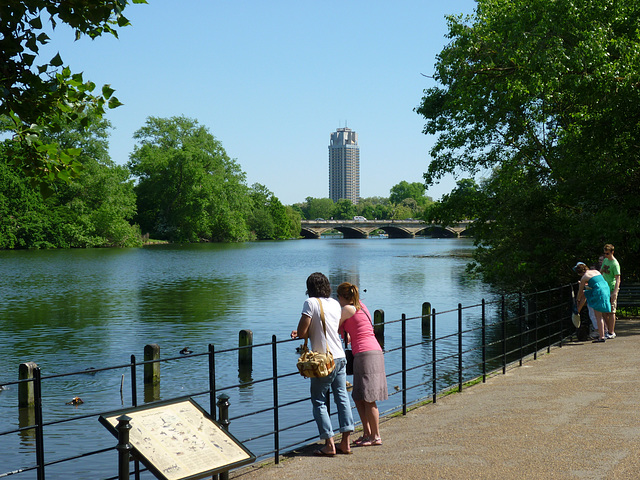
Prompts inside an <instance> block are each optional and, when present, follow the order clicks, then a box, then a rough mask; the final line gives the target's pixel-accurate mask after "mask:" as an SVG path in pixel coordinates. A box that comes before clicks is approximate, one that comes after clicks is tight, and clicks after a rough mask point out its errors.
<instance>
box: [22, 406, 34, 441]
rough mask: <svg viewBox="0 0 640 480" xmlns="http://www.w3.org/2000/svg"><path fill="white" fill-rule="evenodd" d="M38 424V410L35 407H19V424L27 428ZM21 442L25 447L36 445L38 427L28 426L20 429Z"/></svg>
mask: <svg viewBox="0 0 640 480" xmlns="http://www.w3.org/2000/svg"><path fill="white" fill-rule="evenodd" d="M35 424H36V410H35V408H33V407H23V408H19V409H18V425H19V426H20V428H26V427H29V426H32V425H35ZM20 443H21V444H22V445H23V446H25V447H33V448H35V445H36V429H35V428H26V429H25V430H21V431H20Z"/></svg>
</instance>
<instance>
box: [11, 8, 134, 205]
mask: <svg viewBox="0 0 640 480" xmlns="http://www.w3.org/2000/svg"><path fill="white" fill-rule="evenodd" d="M132 2H133V3H146V2H145V1H144V0H132ZM128 3H129V2H128V1H126V0H95V1H91V2H66V1H65V2H62V1H56V0H7V1H4V2H2V4H1V5H0V18H2V21H1V22H0V38H2V41H0V65H2V77H1V78H2V88H0V116H4V117H6V118H7V119H8V120H9V121H8V122H3V124H4V127H5V128H8V129H9V130H11V131H12V134H13V138H12V141H13V142H15V143H16V145H14V146H12V147H11V148H13V149H14V150H17V149H20V150H21V152H22V154H21V155H20V156H12V157H11V160H12V162H13V164H14V165H15V166H16V167H18V168H20V169H21V170H22V171H23V172H24V173H25V174H26V175H27V176H28V177H30V178H31V179H32V180H33V182H34V183H36V184H40V185H41V186H42V189H43V191H45V192H47V193H51V190H50V185H51V184H54V183H55V182H59V181H63V182H66V181H69V179H70V178H72V177H77V176H78V175H79V174H80V171H81V170H82V163H81V162H80V161H79V155H80V153H81V152H80V150H78V149H75V148H63V147H61V146H60V145H58V144H56V143H55V142H50V141H47V140H46V138H45V136H44V135H45V134H47V133H58V132H61V131H63V130H64V128H65V127H66V125H68V124H70V123H74V122H78V123H79V125H81V126H82V127H87V126H88V125H89V123H90V122H91V120H92V117H91V116H93V117H94V118H95V117H96V116H97V117H98V118H100V117H101V116H102V115H103V114H104V112H105V109H106V108H115V107H117V106H119V105H120V102H119V101H118V99H117V98H116V97H114V96H113V92H114V90H113V89H112V88H111V87H109V86H108V85H105V86H104V87H102V89H101V90H100V91H99V92H98V93H94V91H95V88H96V86H95V84H94V83H93V82H90V81H86V80H84V79H83V76H82V74H81V73H73V72H71V70H70V69H69V68H68V67H64V62H63V60H62V58H61V57H60V54H59V53H58V54H56V55H55V56H54V57H53V58H51V59H49V60H40V59H39V58H38V56H39V52H40V47H41V46H43V45H45V44H47V43H48V42H49V36H48V35H47V34H46V33H45V29H46V27H47V24H46V22H45V23H43V17H44V19H45V20H46V21H48V22H49V24H50V25H51V27H52V28H53V29H55V27H56V25H57V24H58V23H65V24H67V25H68V26H70V27H71V28H72V29H73V30H74V31H75V35H76V39H78V38H80V37H81V36H83V35H87V36H89V37H90V38H96V37H99V36H100V35H102V34H103V33H109V34H112V35H115V36H116V37H117V28H119V27H124V26H126V25H128V24H129V21H128V20H127V19H126V17H124V16H123V11H124V9H125V7H126V6H127V5H128Z"/></svg>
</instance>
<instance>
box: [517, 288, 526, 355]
mask: <svg viewBox="0 0 640 480" xmlns="http://www.w3.org/2000/svg"><path fill="white" fill-rule="evenodd" d="M524 320H525V318H524V305H523V302H522V292H520V293H519V294H518V323H519V324H520V366H522V357H523V356H524V339H523V336H524V329H523V324H524Z"/></svg>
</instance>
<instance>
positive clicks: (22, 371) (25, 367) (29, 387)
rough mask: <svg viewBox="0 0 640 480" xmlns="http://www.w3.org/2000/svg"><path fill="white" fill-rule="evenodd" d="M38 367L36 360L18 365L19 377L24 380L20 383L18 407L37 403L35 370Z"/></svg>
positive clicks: (31, 405)
mask: <svg viewBox="0 0 640 480" xmlns="http://www.w3.org/2000/svg"><path fill="white" fill-rule="evenodd" d="M37 368H38V364H36V363H35V362H26V363H21V364H20V365H18V379H19V380H24V382H20V384H19V385H18V407H21V408H22V407H33V406H34V405H35V398H34V386H33V372H34V371H35V370H36V369H37Z"/></svg>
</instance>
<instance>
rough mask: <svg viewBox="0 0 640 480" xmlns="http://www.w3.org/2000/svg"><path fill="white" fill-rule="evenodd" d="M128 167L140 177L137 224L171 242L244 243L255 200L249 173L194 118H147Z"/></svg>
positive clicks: (137, 137) (145, 230) (155, 235)
mask: <svg viewBox="0 0 640 480" xmlns="http://www.w3.org/2000/svg"><path fill="white" fill-rule="evenodd" d="M134 138H135V139H136V140H138V142H139V144H138V145H136V146H135V147H134V151H133V153H132V154H131V156H130V161H129V164H128V165H129V168H130V170H131V172H132V174H133V175H134V176H136V177H137V178H138V184H137V185H136V187H135V190H136V193H137V198H138V215H137V217H136V218H137V220H138V222H139V224H140V227H141V228H142V230H143V231H144V232H149V233H151V234H152V236H154V237H156V238H161V239H167V240H171V241H186V242H198V241H243V240H246V239H248V237H249V230H248V227H247V224H246V220H247V218H248V215H249V212H250V210H251V200H250V197H249V194H248V188H247V186H246V184H245V174H244V172H242V171H241V169H240V166H239V165H238V163H237V162H236V161H235V160H232V159H230V158H229V157H228V156H227V153H226V152H225V150H224V148H223V147H222V144H221V143H220V142H219V141H218V140H216V139H215V137H214V136H213V135H212V134H211V133H210V132H209V131H208V130H207V129H206V128H205V127H203V126H201V125H199V124H198V122H197V121H196V120H193V119H189V118H186V117H182V116H181V117H172V118H156V117H149V118H147V121H146V124H145V126H143V127H142V128H140V129H139V130H138V131H137V132H136V133H135V134H134Z"/></svg>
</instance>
